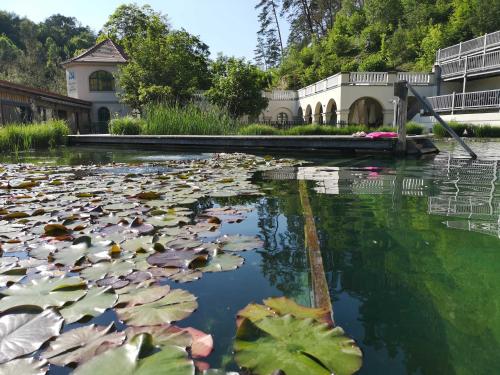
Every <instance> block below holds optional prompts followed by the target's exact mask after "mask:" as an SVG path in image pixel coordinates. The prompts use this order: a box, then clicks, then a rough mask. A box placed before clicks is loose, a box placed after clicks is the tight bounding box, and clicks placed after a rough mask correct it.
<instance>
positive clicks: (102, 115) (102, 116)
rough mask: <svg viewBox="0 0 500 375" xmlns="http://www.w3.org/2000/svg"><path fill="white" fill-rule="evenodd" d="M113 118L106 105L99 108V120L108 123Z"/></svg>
mask: <svg viewBox="0 0 500 375" xmlns="http://www.w3.org/2000/svg"><path fill="white" fill-rule="evenodd" d="M109 120H111V113H110V112H109V109H108V108H106V107H101V108H99V109H98V110H97V121H99V122H102V123H108V122H109Z"/></svg>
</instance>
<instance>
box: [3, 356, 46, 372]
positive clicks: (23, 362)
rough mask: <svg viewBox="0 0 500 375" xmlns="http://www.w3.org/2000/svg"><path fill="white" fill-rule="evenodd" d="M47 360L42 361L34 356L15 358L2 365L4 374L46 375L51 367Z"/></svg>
mask: <svg viewBox="0 0 500 375" xmlns="http://www.w3.org/2000/svg"><path fill="white" fill-rule="evenodd" d="M46 364H47V361H45V360H44V361H40V360H37V359H34V358H22V359H14V360H13V361H9V362H7V363H4V364H3V365H0V374H2V375H45V374H46V373H47V371H48V370H49V368H48V367H47V366H46Z"/></svg>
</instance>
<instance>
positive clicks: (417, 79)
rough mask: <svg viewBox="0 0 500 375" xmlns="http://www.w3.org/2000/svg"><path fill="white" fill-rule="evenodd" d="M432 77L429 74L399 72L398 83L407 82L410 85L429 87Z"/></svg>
mask: <svg viewBox="0 0 500 375" xmlns="http://www.w3.org/2000/svg"><path fill="white" fill-rule="evenodd" d="M432 78H433V75H432V74H429V73H412V72H399V73H398V81H407V82H408V83H411V84H412V85H429V84H431V82H432Z"/></svg>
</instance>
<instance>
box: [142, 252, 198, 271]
mask: <svg viewBox="0 0 500 375" xmlns="http://www.w3.org/2000/svg"><path fill="white" fill-rule="evenodd" d="M207 258H208V254H207V253H206V251H202V252H199V253H197V252H195V251H194V250H168V251H165V252H161V253H156V254H153V255H151V256H150V257H148V259H147V260H148V263H149V264H151V265H152V266H160V267H177V268H189V266H190V265H191V263H193V262H195V261H197V262H205V261H206V260H207Z"/></svg>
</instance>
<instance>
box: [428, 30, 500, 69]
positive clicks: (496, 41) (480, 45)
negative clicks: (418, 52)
mask: <svg viewBox="0 0 500 375" xmlns="http://www.w3.org/2000/svg"><path fill="white" fill-rule="evenodd" d="M497 46H500V31H495V32H493V33H489V34H485V35H483V36H480V37H478V38H474V39H470V40H467V41H465V42H461V43H457V44H455V45H453V46H449V47H446V48H441V49H439V50H438V51H437V52H436V62H437V63H438V64H440V63H441V62H444V61H447V60H452V59H454V58H457V57H461V56H465V55H470V54H472V53H475V52H479V51H481V50H483V51H486V50H488V49H489V48H492V47H497Z"/></svg>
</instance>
